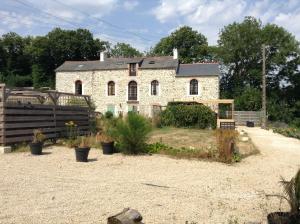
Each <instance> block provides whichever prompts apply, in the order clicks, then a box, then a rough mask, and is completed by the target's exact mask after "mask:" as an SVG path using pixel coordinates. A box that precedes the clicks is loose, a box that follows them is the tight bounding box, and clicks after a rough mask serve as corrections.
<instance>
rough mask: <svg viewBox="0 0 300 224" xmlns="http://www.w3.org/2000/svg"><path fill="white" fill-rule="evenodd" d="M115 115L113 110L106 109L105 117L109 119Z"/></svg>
mask: <svg viewBox="0 0 300 224" xmlns="http://www.w3.org/2000/svg"><path fill="white" fill-rule="evenodd" d="M113 116H114V114H113V113H112V112H111V111H106V112H105V114H104V117H105V118H107V119H110V118H112V117H113Z"/></svg>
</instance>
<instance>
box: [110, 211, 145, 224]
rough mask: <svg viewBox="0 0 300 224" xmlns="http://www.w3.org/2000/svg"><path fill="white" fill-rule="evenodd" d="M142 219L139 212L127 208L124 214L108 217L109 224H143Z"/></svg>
mask: <svg viewBox="0 0 300 224" xmlns="http://www.w3.org/2000/svg"><path fill="white" fill-rule="evenodd" d="M142 219H143V217H142V215H141V214H140V213H139V212H138V211H137V210H134V209H130V208H125V209H124V210H123V211H122V212H120V213H118V214H116V215H113V216H110V217H108V219H107V224H143V223H142V222H141V221H142Z"/></svg>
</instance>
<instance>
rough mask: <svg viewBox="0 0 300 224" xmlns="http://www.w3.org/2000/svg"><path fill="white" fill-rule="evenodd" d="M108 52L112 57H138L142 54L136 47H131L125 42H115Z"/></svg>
mask: <svg viewBox="0 0 300 224" xmlns="http://www.w3.org/2000/svg"><path fill="white" fill-rule="evenodd" d="M110 53H111V56H113V57H135V56H136V57H140V56H142V55H143V54H142V53H141V52H139V51H138V50H137V49H135V48H133V47H132V46H130V45H129V44H126V43H117V44H116V45H115V46H114V47H113V48H112V49H111V52H110Z"/></svg>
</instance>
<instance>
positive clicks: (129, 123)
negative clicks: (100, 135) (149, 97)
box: [112, 112, 151, 154]
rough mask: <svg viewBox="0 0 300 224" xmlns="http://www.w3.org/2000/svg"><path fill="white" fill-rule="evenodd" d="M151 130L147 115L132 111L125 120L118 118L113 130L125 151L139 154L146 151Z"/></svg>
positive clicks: (115, 137)
mask: <svg viewBox="0 0 300 224" xmlns="http://www.w3.org/2000/svg"><path fill="white" fill-rule="evenodd" d="M150 131H151V124H150V122H149V121H148V120H147V119H146V118H145V117H143V116H141V115H139V114H136V113H134V112H131V113H128V116H127V117H126V118H125V119H124V120H118V122H117V124H116V126H115V128H113V130H112V136H113V137H114V139H116V141H117V145H118V147H119V149H120V150H121V151H122V152H123V153H126V154H138V153H143V152H145V150H146V140H147V137H148V134H149V132H150Z"/></svg>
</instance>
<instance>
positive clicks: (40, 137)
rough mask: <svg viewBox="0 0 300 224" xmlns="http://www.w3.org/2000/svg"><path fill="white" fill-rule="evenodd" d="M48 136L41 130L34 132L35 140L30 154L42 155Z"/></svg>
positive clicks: (31, 145) (31, 144)
mask: <svg viewBox="0 0 300 224" xmlns="http://www.w3.org/2000/svg"><path fill="white" fill-rule="evenodd" d="M45 139H46V136H45V135H44V134H43V132H42V131H41V130H40V129H35V130H33V140H32V142H31V143H30V144H29V146H30V152H31V154H32V155H41V154H42V150H43V144H44V140H45Z"/></svg>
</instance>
